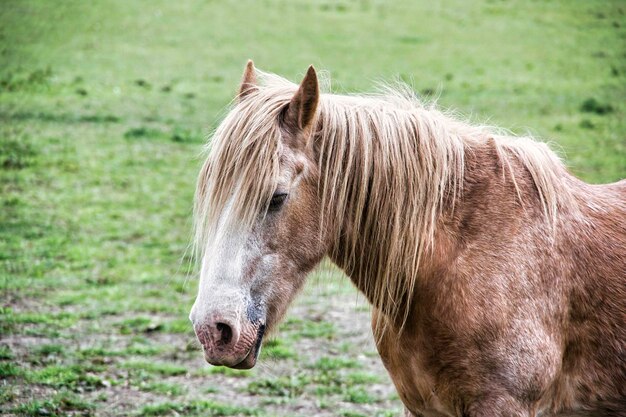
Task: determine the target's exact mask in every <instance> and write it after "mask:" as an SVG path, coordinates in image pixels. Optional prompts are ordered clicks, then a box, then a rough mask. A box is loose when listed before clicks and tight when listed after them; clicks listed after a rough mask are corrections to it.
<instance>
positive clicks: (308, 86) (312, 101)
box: [284, 65, 320, 130]
mask: <svg viewBox="0 0 626 417" xmlns="http://www.w3.org/2000/svg"><path fill="white" fill-rule="evenodd" d="M319 97H320V90H319V86H318V82H317V74H316V73H315V68H313V65H311V66H310V67H309V69H308V70H307V72H306V75H305V76H304V79H303V80H302V82H301V83H300V87H299V88H298V91H297V92H296V94H295V95H294V96H293V98H292V99H291V101H290V102H289V105H288V107H287V111H286V113H285V119H284V120H285V123H286V124H287V125H288V126H290V127H292V128H296V129H297V130H305V129H307V128H309V127H310V125H311V122H312V121H313V118H314V116H315V111H316V110H317V103H318V101H319Z"/></svg>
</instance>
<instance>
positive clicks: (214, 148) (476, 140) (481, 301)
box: [190, 62, 626, 417]
mask: <svg viewBox="0 0 626 417" xmlns="http://www.w3.org/2000/svg"><path fill="white" fill-rule="evenodd" d="M257 78H258V80H257ZM195 231H196V234H195V243H196V247H197V252H198V259H200V260H201V272H200V285H199V291H198V296H197V299H196V302H195V304H194V306H193V308H192V310H191V315H190V318H191V321H192V323H193V326H194V329H195V331H196V334H197V336H198V339H199V341H200V342H201V344H202V347H203V349H204V355H205V358H206V360H207V361H208V362H209V363H211V364H214V365H224V366H229V367H233V368H239V369H246V368H251V367H253V366H254V365H255V363H256V360H257V357H258V354H259V350H260V349H261V343H262V340H263V336H264V334H265V333H267V332H269V331H271V330H272V329H274V328H275V327H276V324H277V323H278V322H279V321H280V319H281V318H282V316H283V315H284V313H285V310H286V308H287V306H288V305H289V303H290V302H291V301H292V300H293V298H294V297H295V295H296V294H297V292H298V290H299V289H300V288H301V287H302V286H303V284H304V282H305V279H306V276H307V274H308V273H309V272H310V271H311V270H312V269H314V268H315V266H316V265H318V264H319V263H320V261H321V260H322V259H323V258H324V257H325V256H328V257H329V258H330V259H331V260H332V261H333V262H334V263H335V264H336V265H338V266H339V267H340V268H341V269H342V270H343V271H344V272H345V273H346V275H347V276H349V277H350V279H351V280H352V282H353V283H354V284H355V285H356V287H357V288H358V289H359V290H360V291H361V292H362V293H363V294H364V295H365V296H366V298H367V299H368V301H369V302H370V303H371V304H372V306H373V317H372V328H373V332H374V338H375V341H376V345H377V348H378V351H379V353H380V355H381V358H382V361H383V363H384V365H385V367H386V368H387V370H388V372H389V374H390V376H391V379H392V380H393V382H394V384H395V386H396V388H397V390H398V393H399V396H400V398H401V400H402V402H403V403H404V405H405V407H406V413H407V415H415V416H420V415H424V416H468V417H478V416H508V417H518V416H519V417H521V416H596V415H597V416H621V415H626V411H625V410H626V181H621V182H618V183H615V184H607V185H589V184H586V183H584V182H582V181H580V180H578V179H576V178H575V177H573V176H572V175H570V174H569V173H568V172H567V170H566V169H565V168H564V166H563V164H562V163H561V161H560V160H559V158H558V157H557V156H556V155H555V154H554V153H553V152H552V151H551V150H550V149H549V148H548V147H547V146H546V145H545V144H543V143H540V142H537V141H535V140H534V139H532V138H529V137H519V138H513V137H510V136H508V135H506V134H502V133H500V132H498V131H497V130H495V129H493V128H490V127H485V126H475V125H471V124H469V123H466V122H463V121H460V120H457V119H455V118H454V117H451V116H448V115H446V114H445V113H443V112H440V111H438V110H437V109H436V108H434V106H432V105H425V104H423V103H421V102H420V101H419V100H418V99H417V98H416V97H415V96H414V95H413V93H412V92H410V91H409V90H408V89H407V88H406V87H399V88H395V89H392V88H389V89H387V90H385V91H384V92H382V93H380V94H376V95H369V96H365V95H353V96H342V95H333V94H321V93H320V90H319V87H318V78H317V75H316V73H315V71H314V69H313V68H312V67H311V68H309V70H308V71H307V73H306V76H305V77H304V79H303V81H302V83H301V84H300V85H295V84H292V83H290V82H288V81H286V80H284V79H282V78H280V77H278V76H276V75H272V74H267V73H262V72H260V71H257V70H256V69H255V68H254V66H253V64H252V62H249V63H248V65H247V67H246V70H245V73H244V78H243V82H242V84H241V87H240V92H239V95H238V97H237V99H236V100H235V102H234V104H233V107H232V109H231V110H230V112H229V113H228V114H227V115H226V117H225V119H224V120H223V121H222V122H221V124H220V125H219V127H218V128H217V129H216V131H215V133H214V135H213V138H212V140H211V142H210V152H209V155H208V157H207V160H206V162H205V164H204V166H203V167H202V170H201V172H200V175H199V178H198V186H197V191H196V199H195Z"/></svg>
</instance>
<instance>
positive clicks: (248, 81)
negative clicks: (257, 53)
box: [237, 59, 258, 101]
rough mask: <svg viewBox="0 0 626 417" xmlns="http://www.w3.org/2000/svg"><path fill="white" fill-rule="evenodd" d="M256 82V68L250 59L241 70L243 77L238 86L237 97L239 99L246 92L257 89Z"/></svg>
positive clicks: (245, 94) (244, 95) (246, 93)
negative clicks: (242, 70)
mask: <svg viewBox="0 0 626 417" xmlns="http://www.w3.org/2000/svg"><path fill="white" fill-rule="evenodd" d="M257 88H258V87H257V83H256V70H255V69H254V62H252V60H251V59H249V60H248V63H247V64H246V69H245V70H244V72H243V78H242V80H241V87H239V95H238V96H237V98H238V99H239V100H240V101H241V99H243V98H244V97H246V96H247V95H248V94H250V93H252V92H253V91H255V90H256V89H257Z"/></svg>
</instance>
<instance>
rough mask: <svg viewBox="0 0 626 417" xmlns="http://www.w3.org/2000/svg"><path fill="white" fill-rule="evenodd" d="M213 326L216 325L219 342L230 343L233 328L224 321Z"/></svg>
mask: <svg viewBox="0 0 626 417" xmlns="http://www.w3.org/2000/svg"><path fill="white" fill-rule="evenodd" d="M215 327H217V330H218V331H219V332H220V334H221V337H220V342H221V343H222V344H224V345H228V344H230V341H231V340H232V338H233V329H231V328H230V326H229V325H228V324H226V323H217V325H216V326H215Z"/></svg>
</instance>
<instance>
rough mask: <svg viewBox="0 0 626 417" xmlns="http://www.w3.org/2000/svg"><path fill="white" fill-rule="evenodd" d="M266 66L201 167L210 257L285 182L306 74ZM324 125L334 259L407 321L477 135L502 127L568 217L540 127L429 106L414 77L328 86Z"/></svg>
mask: <svg viewBox="0 0 626 417" xmlns="http://www.w3.org/2000/svg"><path fill="white" fill-rule="evenodd" d="M257 75H258V77H259V80H260V82H261V85H260V86H259V88H258V89H257V90H256V91H255V92H254V93H252V94H250V95H249V96H248V97H246V98H244V99H242V100H239V101H237V102H235V103H234V105H233V108H232V110H231V111H230V112H229V113H228V115H227V116H226V118H225V119H224V120H223V121H222V123H221V124H220V125H219V127H218V128H217V129H216V131H215V133H214V134H213V137H212V140H211V142H210V145H209V148H210V152H209V156H208V158H207V160H206V162H205V164H204V166H203V168H202V170H201V172H200V175H199V178H198V186H197V191H196V198H195V210H194V218H195V243H196V248H197V250H198V256H200V257H201V256H203V248H204V245H205V244H206V242H207V239H210V238H211V237H212V236H213V235H214V234H216V233H219V230H220V229H221V227H220V225H222V224H237V225H239V226H240V227H250V226H251V225H252V224H253V222H254V221H255V219H256V218H258V216H260V215H262V214H261V213H262V212H263V208H264V207H266V206H267V203H268V202H269V200H270V198H271V196H272V193H273V192H274V190H275V189H276V185H277V179H278V170H279V158H280V155H281V146H282V143H281V128H280V125H279V120H280V115H281V112H282V111H283V109H284V108H285V106H286V105H287V104H288V103H289V101H290V99H291V98H292V96H293V94H294V93H295V91H296V90H297V85H295V84H293V83H291V82H289V81H287V80H285V79H283V78H281V77H278V76H276V75H273V74H267V73H262V72H258V73H257ZM316 125H317V129H316V130H315V133H314V138H313V139H314V140H313V142H314V143H313V144H312V146H314V147H315V148H316V150H317V155H318V157H319V160H318V164H319V165H318V166H319V169H320V182H319V187H318V189H319V192H320V195H321V198H322V207H323V209H322V210H323V213H322V221H323V223H324V225H323V227H324V228H323V229H322V230H330V231H331V232H332V233H334V236H333V237H332V239H331V240H332V241H334V242H341V244H340V248H339V251H338V253H335V254H333V255H334V258H335V259H337V260H339V263H340V264H341V266H342V268H343V269H344V270H345V271H346V272H348V274H349V275H351V276H353V279H355V278H354V277H355V276H356V277H357V278H356V279H358V280H361V281H362V282H360V283H359V284H360V285H359V288H361V289H364V292H365V295H366V296H367V297H368V298H369V299H370V301H371V302H372V303H373V305H374V306H376V307H377V308H379V309H380V310H381V311H382V312H383V313H384V315H386V316H388V317H396V318H400V319H401V321H402V323H404V321H405V320H406V316H407V314H408V311H409V309H408V308H406V307H408V305H409V304H410V302H411V295H412V294H413V292H414V288H415V285H416V280H417V278H418V276H419V273H418V269H419V266H420V264H421V262H422V257H423V255H424V253H425V252H426V251H427V250H428V249H429V248H431V247H432V245H433V242H434V237H435V229H436V227H437V221H438V219H439V217H440V214H441V213H442V210H443V209H444V202H447V204H451V205H452V206H454V204H455V202H458V199H459V196H460V195H461V193H462V192H463V179H464V175H465V171H464V169H465V155H466V152H468V150H471V148H472V147H473V146H475V145H477V144H480V143H485V141H487V140H489V139H490V138H493V140H494V143H495V146H496V150H497V152H498V155H499V158H500V159H501V161H502V165H503V166H504V167H508V171H509V173H510V175H511V178H512V180H513V183H514V184H515V186H516V188H517V184H516V182H515V176H514V169H513V168H512V165H513V164H514V162H515V160H516V161H519V162H517V163H518V164H519V163H521V164H522V165H523V166H524V167H525V168H526V170H527V171H528V172H529V173H530V176H531V177H532V179H533V181H534V183H535V186H536V189H537V191H538V194H539V198H540V200H541V205H542V207H543V211H544V213H545V216H546V218H547V221H548V223H549V224H551V225H554V224H555V223H556V220H557V208H558V207H559V205H560V204H561V203H562V201H561V200H562V197H561V196H560V195H565V192H564V191H563V190H562V189H561V188H562V187H560V185H559V183H560V180H559V178H560V176H561V174H560V173H561V172H562V170H563V166H562V163H561V161H560V160H559V158H558V157H557V156H556V155H555V154H554V153H553V152H552V151H551V150H550V149H549V148H548V147H547V146H546V145H545V144H543V143H539V142H536V141H535V140H534V139H532V138H530V137H523V138H512V137H509V136H506V135H502V134H499V133H498V132H497V131H496V130H495V129H492V128H490V127H486V126H473V125H471V124H469V123H467V122H463V121H459V120H456V119H455V118H453V117H450V116H448V115H446V114H444V113H443V112H441V111H439V110H437V109H436V108H435V107H434V105H424V104H423V103H422V102H421V101H420V100H419V99H418V98H417V97H416V96H415V95H414V93H413V92H412V91H410V89H408V88H407V87H405V86H400V87H396V88H386V89H385V90H384V91H382V92H381V93H379V94H375V95H368V96H364V95H352V96H345V95H334V94H327V93H324V94H322V95H321V96H320V100H319V105H318V109H317V123H316ZM518 195H519V190H518ZM520 198H521V196H520ZM346 225H349V227H346ZM366 248H367V251H368V252H367V254H365V252H364V251H365V249H366ZM372 251H375V253H374V254H372V253H371V252H372ZM339 252H340V253H339ZM381 316H382V315H381Z"/></svg>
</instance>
